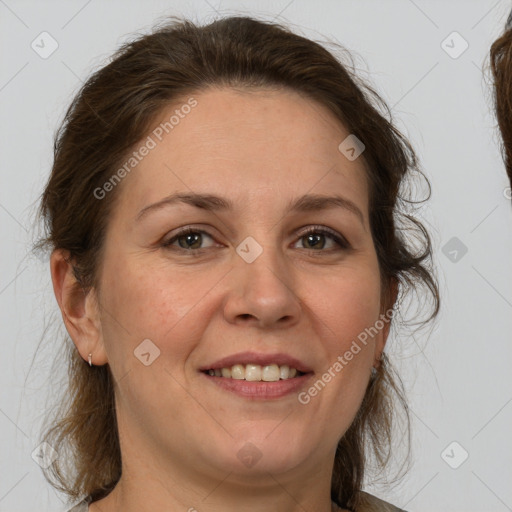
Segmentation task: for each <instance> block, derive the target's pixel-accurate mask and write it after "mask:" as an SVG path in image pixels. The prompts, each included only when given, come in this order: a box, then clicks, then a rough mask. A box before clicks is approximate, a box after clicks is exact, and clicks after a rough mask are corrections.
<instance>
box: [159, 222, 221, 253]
mask: <svg viewBox="0 0 512 512" xmlns="http://www.w3.org/2000/svg"><path fill="white" fill-rule="evenodd" d="M205 238H209V239H210V240H213V238H212V237H211V236H210V235H209V234H208V233H206V231H202V230H200V229H193V228H190V227H188V228H184V229H182V230H181V231H180V232H179V233H177V234H176V235H174V236H173V237H172V238H170V239H169V240H166V241H164V242H162V247H165V248H168V249H170V248H171V247H173V246H174V245H175V243H176V242H177V243H178V246H176V249H177V250H180V249H183V250H185V251H188V252H192V253H194V252H196V251H199V250H200V249H204V248H205V247H201V245H202V242H203V241H204V239H205ZM210 247H211V245H210Z"/></svg>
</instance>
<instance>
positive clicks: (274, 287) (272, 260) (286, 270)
mask: <svg viewBox="0 0 512 512" xmlns="http://www.w3.org/2000/svg"><path fill="white" fill-rule="evenodd" d="M292 270H293V269H292V268H291V267H290V266H289V264H287V262H286V260H285V259H284V258H283V256H282V255H281V254H278V251H276V250H275V248H274V249H273V248H272V247H265V248H264V249H263V252H262V253H261V254H260V255H259V256H258V257H257V258H256V259H255V260H254V261H252V263H248V262H247V261H245V260H244V259H243V258H242V257H240V256H239V255H238V254H236V255H235V268H234V269H233V271H232V272H230V288H229V291H228V294H227V297H226V301H225V303H224V316H225V318H226V320H227V321H228V322H230V323H232V324H245V325H253V326H255V327H259V328H274V329H275V328H284V327H290V326H292V325H294V324H296V323H297V322H298V321H299V319H300V315H301V311H302V307H301V302H300V300H299V297H298V296H297V294H296V293H295V291H294V290H295V287H296V282H295V280H294V276H293V271H292Z"/></svg>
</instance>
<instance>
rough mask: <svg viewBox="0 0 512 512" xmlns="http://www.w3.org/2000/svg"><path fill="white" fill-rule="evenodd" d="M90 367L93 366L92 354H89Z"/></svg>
mask: <svg viewBox="0 0 512 512" xmlns="http://www.w3.org/2000/svg"><path fill="white" fill-rule="evenodd" d="M89 366H92V354H89Z"/></svg>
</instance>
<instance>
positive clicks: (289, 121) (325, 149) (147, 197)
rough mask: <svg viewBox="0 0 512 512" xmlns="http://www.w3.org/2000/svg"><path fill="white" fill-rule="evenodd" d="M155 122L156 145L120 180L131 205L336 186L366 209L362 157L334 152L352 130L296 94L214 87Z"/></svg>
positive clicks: (290, 193) (327, 189)
mask: <svg viewBox="0 0 512 512" xmlns="http://www.w3.org/2000/svg"><path fill="white" fill-rule="evenodd" d="M191 97H192V98H193V100H194V101H193V102H191ZM185 105H194V106H193V107H192V108H188V107H187V108H184V106H185ZM153 124H154V126H153V127H152V129H151V131H150V132H149V137H150V138H151V140H152V144H151V145H152V146H154V147H153V148H152V149H151V151H149V152H148V153H147V154H146V155H145V156H144V157H143V158H142V159H141V160H140V162H139V163H138V164H137V166H136V168H134V170H133V171H132V172H131V173H130V176H129V179H127V180H126V182H127V183H124V184H123V188H124V187H126V195H127V196H129V204H130V205H131V206H132V207H133V208H138V207H140V208H142V207H144V206H145V204H147V203H148V202H152V201H158V200H159V199H161V198H162V197H163V196H165V195H168V194H170V193H172V192H176V191H184V192H191V191H192V192H209V193H217V194H218V195H226V194H228V195H237V196H238V197H239V199H240V200H242V201H246V200H249V198H251V197H252V198H256V197H259V198H261V201H262V202H265V201H267V203H268V198H269V196H271V195H272V197H273V196H279V197H282V198H283V201H288V200H290V199H291V198H292V197H294V196H297V195H302V194H305V193H307V192H312V193H317V194H321V193H331V192H333V191H336V192H339V193H343V194H345V195H348V196H351V198H352V200H354V201H357V202H358V205H359V207H360V208H361V209H362V210H363V211H365V210H366V209H367V180H366V170H365V164H364V160H363V158H362V157H361V158H358V159H356V160H354V161H350V160H349V159H347V158H346V157H345V156H344V155H343V154H342V153H341V152H340V150H339V149H338V147H339V145H340V143H341V142H342V141H344V140H345V139H346V138H347V137H348V136H349V135H350V133H349V132H348V131H347V129H346V128H345V127H344V126H343V125H342V123H341V122H340V121H339V120H338V119H337V118H336V117H335V116H334V115H333V114H332V113H331V112H330V111H329V110H328V109H327V108H326V107H324V106H323V105H321V104H319V103H318V102H316V101H314V100H312V99H309V98H307V97H305V96H303V95H301V94H299V93H297V92H295V91H291V90H289V89H279V90H276V89H260V88H258V89H254V88H252V89H232V88H212V89H208V90H204V91H200V92H197V93H195V94H191V96H190V97H185V98H183V99H182V100H181V101H178V102H174V103H173V104H172V105H169V107H168V108H166V109H165V110H163V111H162V112H160V114H159V116H157V118H156V119H155V121H154V123H153ZM145 140H149V139H145ZM123 195H125V193H123ZM279 197H276V199H279ZM262 205H263V204H262Z"/></svg>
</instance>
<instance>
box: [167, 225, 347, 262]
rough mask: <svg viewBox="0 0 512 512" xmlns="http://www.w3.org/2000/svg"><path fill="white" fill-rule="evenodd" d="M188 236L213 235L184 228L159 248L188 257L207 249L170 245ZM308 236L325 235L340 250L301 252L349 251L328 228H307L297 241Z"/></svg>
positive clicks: (345, 244) (344, 241) (344, 243)
mask: <svg viewBox="0 0 512 512" xmlns="http://www.w3.org/2000/svg"><path fill="white" fill-rule="evenodd" d="M190 234H204V235H208V236H209V237H210V238H212V239H214V237H213V235H211V234H210V233H208V232H207V231H204V230H202V229H195V228H193V227H190V226H189V227H186V228H183V229H182V230H181V231H179V232H178V233H176V234H175V235H174V236H173V237H172V238H170V239H168V240H166V241H164V242H162V243H161V246H162V247H163V248H165V249H168V250H175V251H177V252H185V253H187V254H190V255H197V256H199V255H200V254H201V253H202V252H204V251H206V250H208V249H209V247H206V248H202V249H184V248H183V247H172V244H173V243H174V242H176V241H177V240H178V239H179V238H181V237H183V236H186V235H190ZM310 234H322V235H327V236H328V237H329V238H331V239H332V240H333V241H334V242H335V243H336V244H337V245H338V246H339V247H340V248H339V249H326V250H322V249H320V250H319V249H306V248H304V249H303V250H305V251H309V252H311V253H319V252H328V253H329V252H335V251H338V250H340V251H343V250H348V249H350V248H351V247H350V244H349V243H348V242H347V240H346V239H345V238H344V237H343V236H341V235H339V234H338V233H337V232H336V231H334V230H331V229H330V228H327V227H323V226H311V227H309V228H308V229H307V230H305V231H303V232H302V233H301V234H300V236H299V238H298V239H301V238H304V237H305V236H307V235H310Z"/></svg>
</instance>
